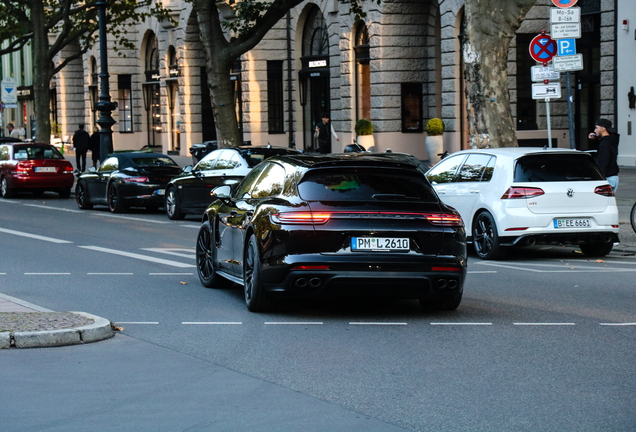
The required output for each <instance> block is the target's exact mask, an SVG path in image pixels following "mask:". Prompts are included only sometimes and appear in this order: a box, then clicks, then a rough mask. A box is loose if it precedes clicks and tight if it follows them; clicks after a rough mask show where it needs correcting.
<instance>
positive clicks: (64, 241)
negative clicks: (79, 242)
mask: <svg viewBox="0 0 636 432" xmlns="http://www.w3.org/2000/svg"><path fill="white" fill-rule="evenodd" d="M0 232H3V233H5V234H13V235H17V236H20V237H28V238H32V239H35V240H43V241H47V242H51V243H59V244H62V243H73V242H72V241H68V240H61V239H56V238H53V237H45V236H41V235H37V234H31V233H26V232H22V231H14V230H9V229H6V228H0Z"/></svg>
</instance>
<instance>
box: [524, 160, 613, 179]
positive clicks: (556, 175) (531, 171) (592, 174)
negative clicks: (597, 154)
mask: <svg viewBox="0 0 636 432" xmlns="http://www.w3.org/2000/svg"><path fill="white" fill-rule="evenodd" d="M590 180H603V174H601V171H600V169H599V168H598V166H597V165H596V163H595V162H594V160H593V159H592V157H591V156H590V155H588V154H539V155H529V156H524V157H522V158H519V160H518V161H517V164H516V166H515V178H514V181H515V182H520V183H540V182H561V181H590Z"/></svg>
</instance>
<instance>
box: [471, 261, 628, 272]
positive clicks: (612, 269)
mask: <svg viewBox="0 0 636 432" xmlns="http://www.w3.org/2000/svg"><path fill="white" fill-rule="evenodd" d="M476 264H480V265H485V266H493V267H501V268H507V269H512V270H524V271H529V272H534V273H599V272H601V273H606V272H621V273H625V272H636V269H625V268H615V267H597V266H581V265H577V264H563V265H554V264H531V263H523V265H524V266H541V267H556V268H559V269H562V270H542V269H534V268H528V267H524V266H521V265H509V264H500V263H491V262H487V263H486V262H477V263H476ZM564 267H567V268H564Z"/></svg>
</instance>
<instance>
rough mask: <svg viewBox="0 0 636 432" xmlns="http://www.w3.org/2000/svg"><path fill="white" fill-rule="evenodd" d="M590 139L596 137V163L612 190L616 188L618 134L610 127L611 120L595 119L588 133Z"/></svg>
mask: <svg viewBox="0 0 636 432" xmlns="http://www.w3.org/2000/svg"><path fill="white" fill-rule="evenodd" d="M589 138H590V139H594V138H596V139H598V140H599V142H598V151H597V153H596V163H597V164H598V166H599V168H600V169H601V172H602V173H603V175H604V176H605V178H606V179H607V182H608V183H609V184H610V186H612V189H614V192H616V188H618V171H619V169H618V163H617V162H616V159H617V158H618V141H619V140H620V135H619V134H617V133H616V131H615V130H614V129H612V122H611V121H609V120H607V119H604V118H600V119H598V120H597V121H596V123H595V127H594V132H592V133H591V134H590V135H589Z"/></svg>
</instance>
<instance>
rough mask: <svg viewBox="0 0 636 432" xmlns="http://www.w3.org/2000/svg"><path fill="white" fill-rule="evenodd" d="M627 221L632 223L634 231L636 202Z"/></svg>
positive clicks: (635, 228)
mask: <svg viewBox="0 0 636 432" xmlns="http://www.w3.org/2000/svg"><path fill="white" fill-rule="evenodd" d="M629 221H630V222H631V223H632V229H633V230H634V232H636V203H634V206H633V207H632V212H631V213H630V214H629Z"/></svg>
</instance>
